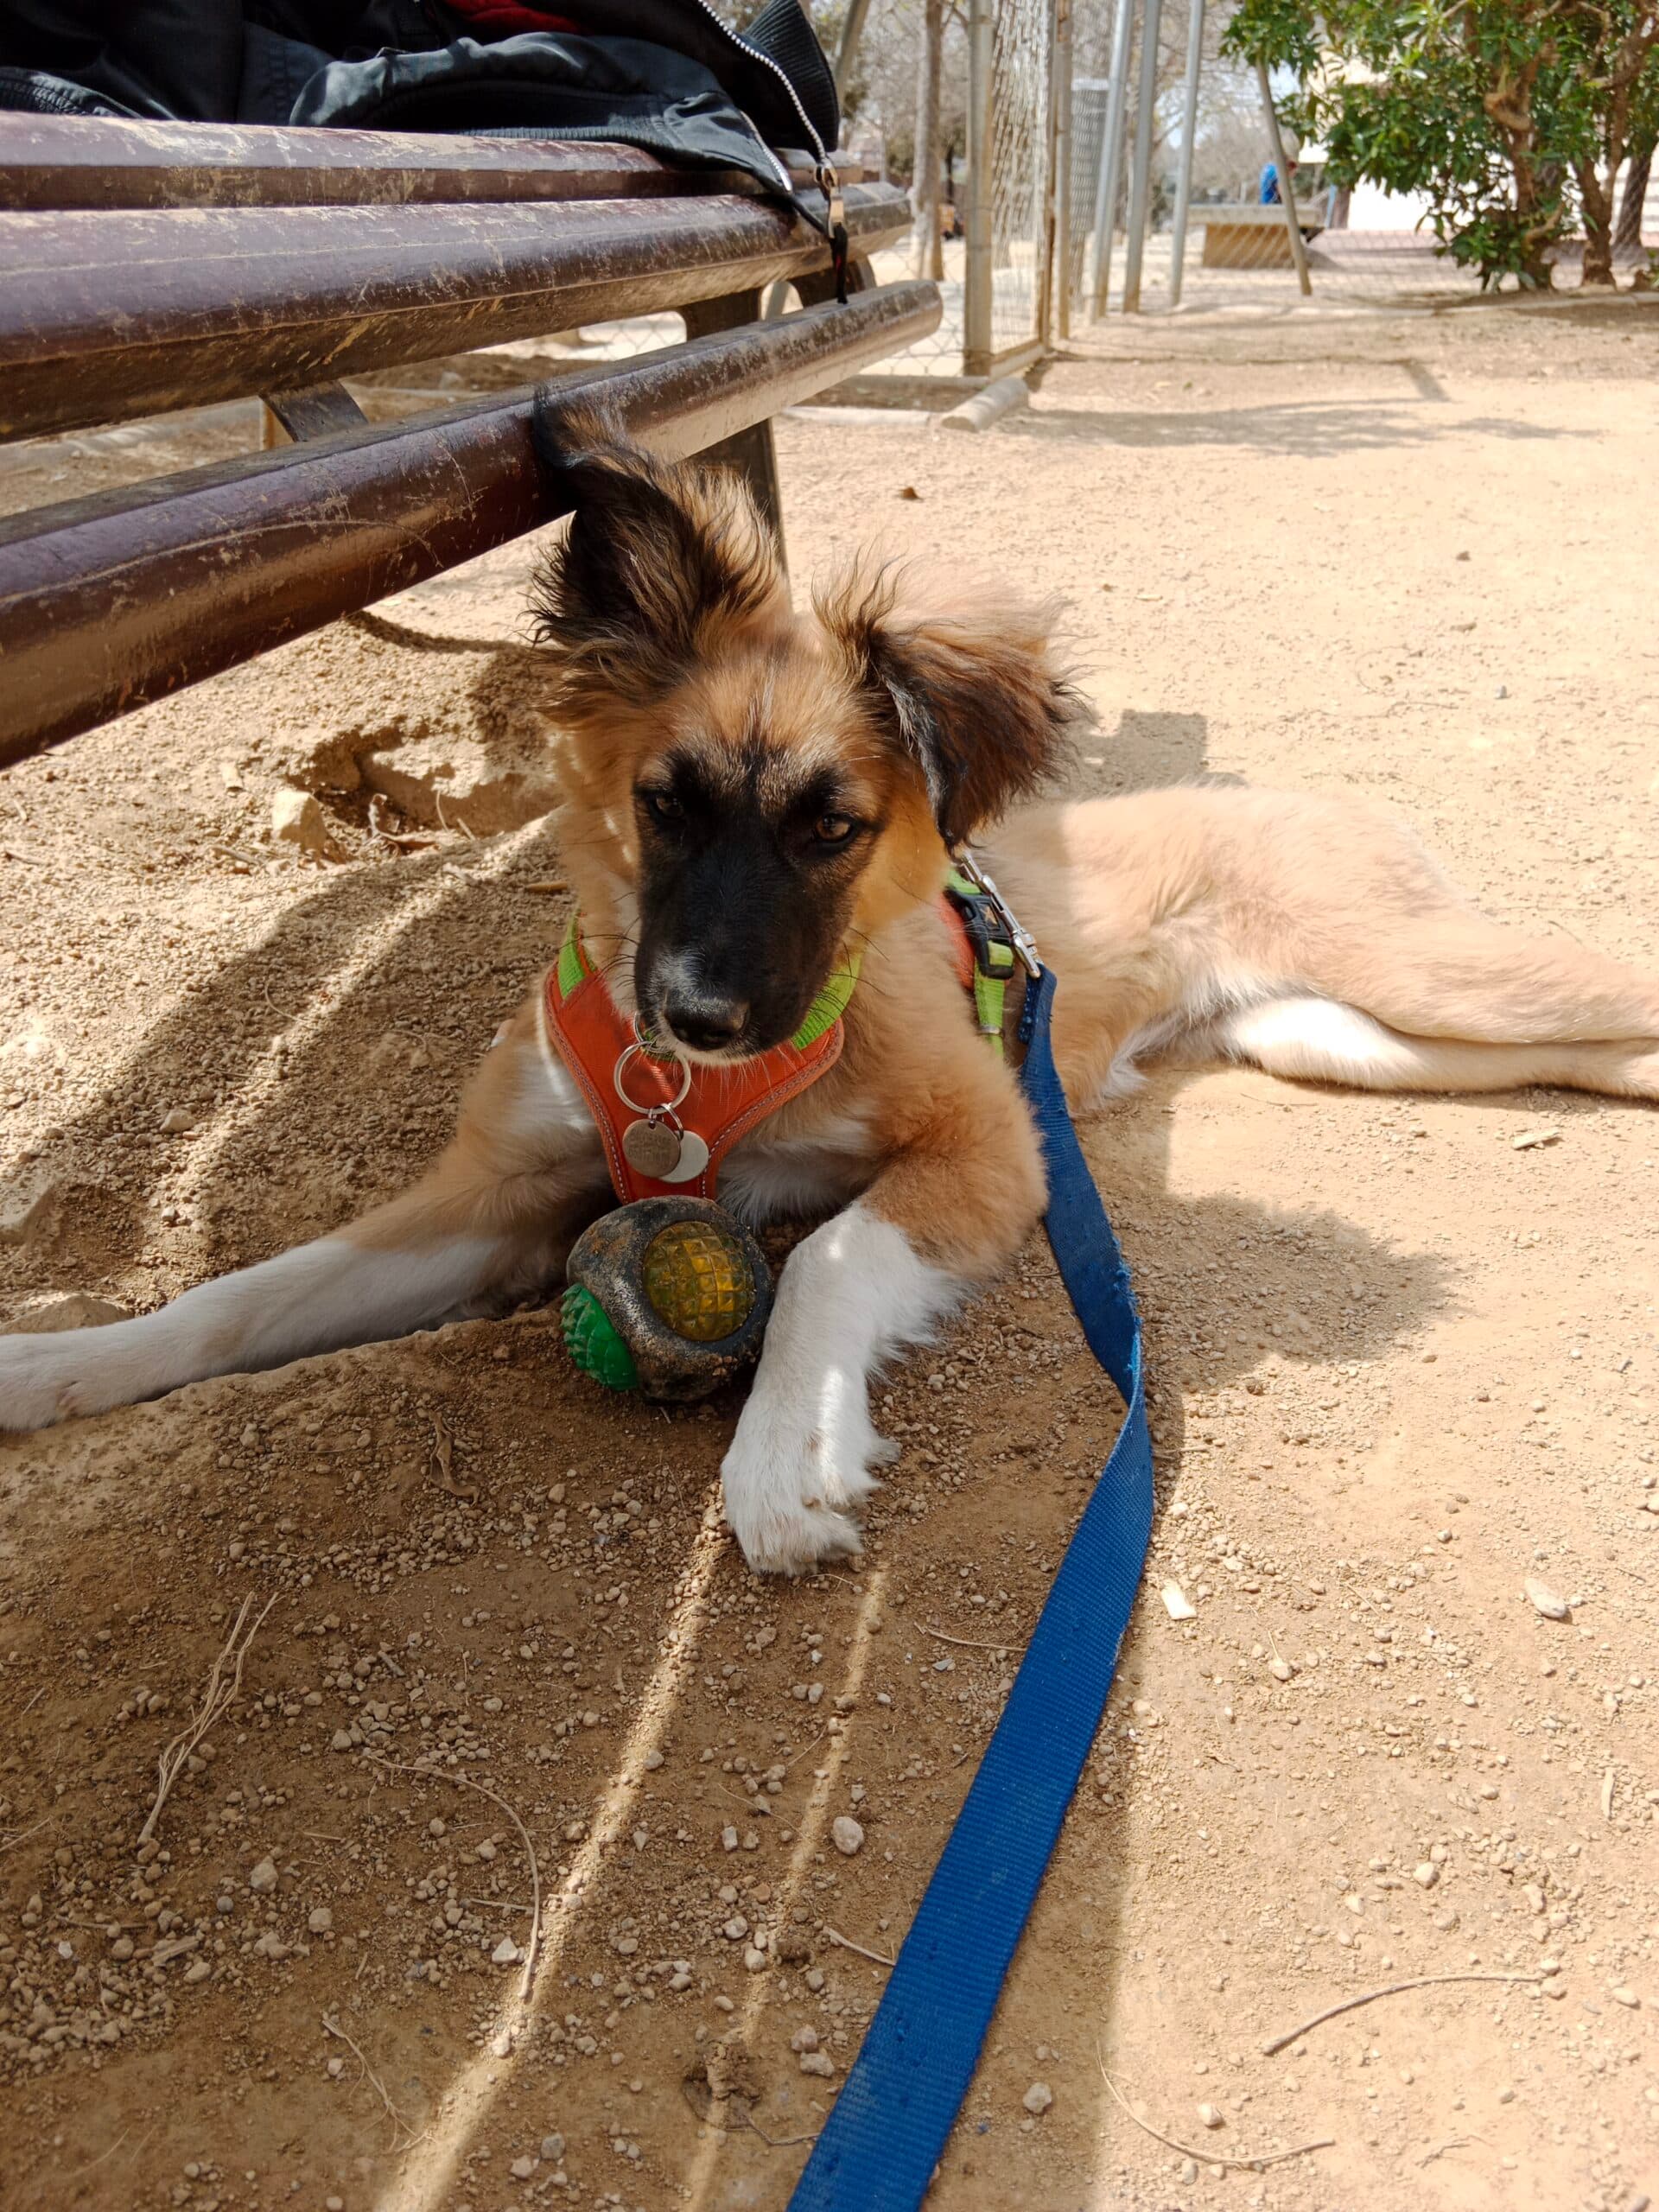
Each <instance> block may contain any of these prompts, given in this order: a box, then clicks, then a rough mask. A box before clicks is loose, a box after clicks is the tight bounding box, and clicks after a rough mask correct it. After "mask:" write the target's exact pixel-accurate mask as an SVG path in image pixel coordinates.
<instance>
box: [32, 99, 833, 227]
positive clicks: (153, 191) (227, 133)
mask: <svg viewBox="0 0 1659 2212" xmlns="http://www.w3.org/2000/svg"><path fill="white" fill-rule="evenodd" d="M786 158H787V157H786ZM799 160H800V162H801V163H802V165H801V166H798V167H796V168H794V170H793V174H794V175H795V176H796V178H797V181H798V182H800V183H803V184H804V183H807V182H809V181H810V177H811V169H810V166H807V165H804V156H801V157H799ZM843 181H845V179H844V178H843ZM759 191H760V186H759V185H758V184H757V183H755V182H754V181H753V180H752V179H750V178H747V177H741V176H734V175H732V174H730V173H729V172H727V171H724V170H715V169H690V168H671V167H670V166H669V165H668V164H667V163H666V162H660V161H658V159H657V157H656V156H655V155H654V154H647V153H645V152H643V151H641V150H640V149H639V148H638V147H634V146H619V145H611V144H601V143H597V142H595V143H592V144H588V143H577V142H575V141H571V140H564V141H560V140H556V139H546V140H542V139H522V138H512V139H504V138H469V137H451V136H449V135H448V133H439V132H436V131H412V130H399V131H391V130H289V129H286V128H278V127H276V126H273V125H268V124H229V123H148V122H125V121H121V120H118V119H116V118H108V119H105V118H100V117H92V116H61V115H0V209H3V208H12V209H23V208H29V209H35V210H41V209H48V208H70V207H77V208H94V207H96V208H118V207H400V206H407V205H410V204H416V203H421V202H455V201H468V200H472V201H478V200H482V201H499V200H681V199H690V198H697V197H701V196H703V195H706V194H709V193H715V192H725V193H738V194H758V193H759Z"/></svg>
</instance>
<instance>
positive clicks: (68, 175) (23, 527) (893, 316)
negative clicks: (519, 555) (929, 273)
mask: <svg viewBox="0 0 1659 2212" xmlns="http://www.w3.org/2000/svg"><path fill="white" fill-rule="evenodd" d="M798 174H799V175H800V176H801V177H802V178H803V179H804V178H805V176H806V175H808V174H810V173H809V172H808V171H806V170H805V169H804V168H802V169H801V170H800V171H799V172H798ZM846 202H847V225H848V232H849V241H850V245H851V250H852V253H853V255H854V257H855V259H854V263H853V267H852V270H851V271H850V272H849V274H850V277H851V280H852V282H851V287H850V290H849V300H848V302H847V303H846V304H845V305H844V306H838V305H836V302H835V301H834V297H833V283H832V279H831V277H830V272H829V249H828V246H827V245H826V244H825V241H824V239H823V237H822V236H821V235H820V234H819V233H817V232H816V231H814V230H813V229H812V228H811V227H810V226H808V225H807V224H805V223H804V222H802V221H801V220H799V219H798V218H797V217H795V216H794V215H793V214H791V213H790V212H789V211H788V210H787V209H785V208H782V207H779V205H778V204H777V203H776V202H774V201H771V200H767V199H766V198H765V197H764V196H763V195H762V194H760V190H759V188H758V187H756V186H755V185H754V183H753V181H752V180H750V179H748V178H747V177H742V176H738V175H719V174H715V173H712V172H695V171H687V170H683V169H670V168H665V167H664V165H662V164H661V163H659V162H657V161H656V160H655V159H654V158H652V156H649V155H646V154H643V153H640V152H638V151H635V150H634V149H631V148H628V147H626V146H612V145H588V144H585V143H583V144H576V143H554V142H539V141H537V142H529V141H507V140H495V139H468V138H459V137H415V136H406V135H404V134H392V133H387V132H378V131H374V132H367V131H346V130H277V129H268V128H257V129H256V128H242V127H238V126H228V125H227V126H218V125H199V124H148V123H124V122H105V121H93V120H89V119H80V118H73V119H72V118H55V117H54V118H42V117H33V116H30V117H24V116H0V443H3V442H7V441H15V440H19V439H25V438H32V437H39V436H42V435H53V434H60V433H63V432H66V431H71V430H75V429H86V428H89V427H91V426H93V425H99V424H105V423H123V422H130V421H132V420H133V419H135V418H137V417H139V416H149V415H156V414H162V413H165V412H167V411H168V410H176V409H181V408H185V407H194V406H198V405H201V404H207V403H211V402H214V401H219V400H226V399H234V398H245V397H251V396H253V397H259V398H262V399H264V401H265V403H266V404H267V405H268V406H269V408H270V410H271V411H272V413H273V414H274V415H275V416H277V419H278V420H280V421H281V423H283V425H284V427H285V429H286V430H287V431H288V433H289V435H291V436H292V437H293V439H294V440H295V442H294V443H293V444H292V445H288V446H284V447H282V448H278V449H277V450H275V451H270V452H266V453H261V454H251V455H249V456H247V457H246V458H244V459H239V460H237V461H230V462H224V463H221V464H219V465H218V466H215V467H203V468H195V469H190V470H186V471H182V472H181V473H179V474H175V475H171V476H167V477H163V478H161V479H159V480H152V481H150V482H148V483H144V484H140V485H138V486H135V487H134V488H132V489H131V490H129V491H124V492H118V493H107V494H99V495H96V496H93V497H90V498H83V499H69V500H66V501H63V502H61V503H59V504H55V505H50V506H47V507H42V508H36V509H35V510H33V511H31V512H27V513H24V514H22V515H18V516H16V517H13V518H9V519H3V520H0V765H3V764H4V763H6V762H8V761H10V760H18V759H22V758H23V757H24V756H25V755H27V754H29V753H34V752H38V751H40V750H41V749H42V748H43V747H46V746H48V745H52V744H55V743H58V742H60V741H62V740H64V739H66V738H68V737H72V736H73V735H75V734H77V733H78V732H79V731H81V730H85V729H88V728H92V727H93V726H94V725H96V724H97V723H99V722H102V721H108V720H110V719H111V717H112V716H114V715H120V714H124V713H126V712H127V711H129V710H130V709H132V708H135V707H137V706H141V705H143V704H144V703H146V702H148V701H149V700H152V699H156V698H159V697H162V696H164V695H165V694H166V693H168V692H170V691H173V690H178V689H180V688H181V687H182V686H183V685H185V684H188V683H195V682H198V681H199V680H200V678H202V677H206V676H210V675H213V674H214V673H215V672H217V671H219V670H220V669H224V668H227V667H230V666H232V664H235V663H237V662H238V661H242V660H245V659H248V658H251V657H252V656H253V655H254V654H256V653H259V652H265V651H267V650H268V649H269V648H270V647H271V646H273V645H279V644H282V643H284V642H285V641H286V640H288V639H291V638H296V637H299V636H301V635H302V634H303V633H304V632H307V631H309V630H313V629H316V628H318V627H320V626H321V625H322V624H323V623H325V622H328V621H331V620H334V619H335V618H336V617H337V616H339V615H340V614H343V613H350V612H352V611H353V610H355V609H357V608H359V607H365V606H368V605H370V604H371V603H372V602H373V601H375V600H378V599H381V598H384V597H385V596H386V594H389V593H391V592H395V591H400V590H403V589H404V588H406V587H407V586H408V585H410V584H412V583H416V582H420V581H421V580H422V579H423V578H424V577H427V576H430V575H435V574H437V573H438V572H439V571H441V570H442V569H448V568H452V567H454V565H456V563H460V562H462V561H467V560H470V559H471V558H473V556H474V555H476V554H480V553H482V552H485V551H487V550H489V549H490V548H491V547H492V546H495V545H499V544H501V543H504V542H505V540H507V539H509V538H512V537H518V536H519V535H521V534H522V533H523V532H524V531H531V530H534V529H536V528H537V527H539V526H540V525H541V524H543V523H546V522H549V521H551V520H553V519H554V518H556V515H557V514H558V513H559V512H562V511H563V510H562V509H561V507H560V506H559V505H557V503H556V501H555V500H554V499H553V498H552V497H551V495H550V490H549V487H548V486H547V484H546V483H545V481H544V480H543V476H542V473H541V471H540V470H539V469H538V467H537V464H536V461H535V459H534V455H533V453H532V451H531V442H530V411H531V400H532V397H533V387H531V386H524V387H523V388H520V389H515V390H511V391H503V392H499V393H496V394H493V395H492V396H490V397H484V398H474V399H473V400H471V401H468V402H467V403H465V404H460V405H456V406H453V407H448V408H444V409H442V410H433V411H431V412H429V413H428V412H423V413H420V414H417V415H416V416H411V417H410V418H409V419H407V420H404V421H400V422H397V423H381V424H379V425H376V426H371V425H370V424H369V423H368V422H367V420H366V418H365V416H364V414H363V412H362V410H361V409H360V407H359V405H358V404H357V402H356V401H355V400H354V399H353V397H352V396H351V395H350V394H349V393H348V392H347V391H346V388H345V386H344V385H343V384H342V383H341V382H340V379H341V378H343V377H346V376H349V375H353V374H362V373H364V372H369V371H372V370H384V369H388V368H395V367H401V366H405V365H409V364H410V363H414V362H419V361H429V360H433V359H440V358H442V357H443V356H446V355H450V354H454V353H463V352H467V351H469V350H473V349H476V348H478V347H480V346H493V345H497V344H500V343H502V342H504V341H505V340H512V339H528V338H538V337H545V336H547V335H549V334H552V333H555V332H558V331H563V330H568V329H569V328H571V327H573V326H575V325H578V324H582V323H585V322H596V321H607V322H608V321H618V320H621V319H623V318H626V317H630V316H636V315H651V314H657V313H660V312H662V311H664V310H665V309H674V310H677V312H679V313H680V314H681V315H683V318H684V321H685V324H686V327H687V331H688V334H689V335H688V339H687V341H686V342H685V343H684V344H683V345H677V346H666V347H663V348H660V349H658V351H656V352H654V353H645V354H641V355H639V356H637V357H636V358H634V359H631V360H626V361H622V362H607V363H605V364H603V365H594V366H592V367H587V368H575V369H573V370H572V371H571V372H569V375H568V376H567V377H565V378H563V379H562V380H561V387H560V388H561V389H562V390H569V391H571V392H572V393H573V394H574V393H575V392H577V391H581V392H582V394H583V395H584V396H586V397H589V398H593V397H602V398H603V399H604V400H605V401H606V402H607V404H609V405H610V406H611V407H612V408H613V410H615V412H616V413H617V414H618V416H620V419H621V420H622V421H623V423H625V424H626V427H627V428H628V429H629V430H630V431H631V432H632V435H634V436H636V437H638V438H639V439H640V440H641V441H642V442H645V444H647V445H649V446H651V447H652V448H655V449H656V450H658V451H659V452H661V453H663V454H667V455H672V456H678V455H683V454H690V453H712V454H715V456H717V457H720V458H723V459H726V460H728V461H731V462H733V463H734V465H736V466H738V467H741V468H743V469H744V470H745V472H746V473H747V475H748V477H749V480H750V481H751V484H752V486H753V488H754V490H755V492H756V494H757V497H758V498H759V499H760V501H761V504H762V505H763V506H764V507H765V508H766V510H767V512H769V513H770V515H771V516H772V519H773V521H774V524H775V523H776V522H777V520H778V503H777V480H776V469H775V461H774V459H773V455H772V439H771V429H770V420H769V418H770V417H771V416H772V415H774V414H775V413H776V412H777V411H778V410H779V409H780V408H783V407H786V406H789V405H791V404H794V403H796V402H798V401H799V400H802V399H804V398H807V397H810V395H811V394H812V393H813V392H815V391H821V390H823V387H824V386H826V385H830V384H833V383H835V382H836V381H837V380H839V379H840V378H843V377H845V376H846V375H848V374H849V373H851V372H854V371H856V370H857V369H859V368H861V367H862V366H865V365H868V364H869V363H870V362H872V361H874V360H876V359H880V357H881V356H882V355H883V354H885V353H891V352H893V351H894V350H896V349H897V348H899V347H900V346H906V345H908V344H910V343H912V341H913V340H915V339H917V338H919V337H922V336H925V334H927V333H928V332H929V331H931V330H932V329H934V328H935V327H937V326H938V320H939V302H938V293H937V291H936V290H935V289H934V287H933V286H931V285H930V284H920V283H901V284H892V285H887V286H885V287H878V286H876V285H874V283H873V281H872V279H871V277H870V272H869V267H868V257H869V255H870V254H871V253H873V252H874V251H876V250H877V249H878V248H879V247H880V246H883V245H889V244H891V243H892V242H893V241H894V240H895V239H896V238H898V237H899V235H900V234H901V233H902V232H903V231H904V230H905V228H906V226H907V224H908V222H909V219H910V216H909V209H908V207H907V205H906V200H905V196H904V194H903V193H902V192H901V191H899V189H898V188H895V187H892V186H882V185H875V186H866V185H857V184H854V185H851V186H849V188H847V192H846ZM779 280H788V281H789V282H791V283H793V284H794V286H795V288H796V290H797V292H798V296H800V298H801V299H802V300H803V302H805V304H804V306H803V307H802V308H801V309H800V310H799V311H798V312H797V313H794V314H791V315H783V316H779V317H778V318H777V319H775V320H771V321H762V320H760V306H761V300H762V297H763V296H764V293H765V291H766V288H767V287H769V286H771V285H772V284H774V283H778V282H779Z"/></svg>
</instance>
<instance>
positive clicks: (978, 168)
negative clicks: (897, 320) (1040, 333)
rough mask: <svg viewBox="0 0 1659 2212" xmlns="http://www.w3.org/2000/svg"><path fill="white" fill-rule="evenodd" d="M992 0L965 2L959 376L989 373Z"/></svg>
mask: <svg viewBox="0 0 1659 2212" xmlns="http://www.w3.org/2000/svg"><path fill="white" fill-rule="evenodd" d="M994 7H995V0H968V207H967V217H968V222H967V229H968V241H967V252H966V259H965V268H964V271H963V279H964V281H963V302H962V326H963V327H962V371H963V375H964V376H969V377H988V376H989V374H990V373H991V353H992V350H993V324H992V320H991V288H992V284H993V283H994V281H995V278H994V275H993V271H992V267H991V245H992V240H991V220H992V218H991V75H992V67H993V60H994V32H995V22H994V18H993V15H992V10H993V8H994Z"/></svg>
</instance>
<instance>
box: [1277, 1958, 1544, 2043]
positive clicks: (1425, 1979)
mask: <svg viewBox="0 0 1659 2212" xmlns="http://www.w3.org/2000/svg"><path fill="white" fill-rule="evenodd" d="M1545 1979H1546V1977H1545V1976H1544V1975H1543V1974H1417V1975H1414V1977H1413V1979H1412V1980H1410V1981H1389V1982H1384V1984H1383V1986H1382V1988H1381V1989H1368V1990H1367V1991H1366V1992H1365V1993H1364V1994H1363V1996H1362V1997H1344V1999H1343V2000H1342V2002H1341V2004H1340V2005H1327V2006H1326V2007H1325V2011H1324V2012H1316V2013H1315V2014H1314V2015H1313V2018H1312V2019H1311V2020H1304V2021H1303V2022H1302V2024H1301V2026H1300V2028H1292V2029H1291V2030H1290V2031H1289V2033H1288V2034H1287V2035H1282V2036H1274V2038H1273V2040H1272V2042H1271V2043H1264V2044H1262V2056H1263V2057H1264V2058H1271V2057H1272V2056H1273V2055H1274V2052H1275V2051H1278V2050H1283V2049H1284V2047H1285V2045H1286V2044H1290V2043H1294V2042H1295V2041H1296V2040H1297V2038H1298V2037H1300V2036H1305V2035H1306V2033H1307V2032H1308V2031H1309V2029H1310V2028H1317V2027H1320V2026H1322V2025H1323V2024H1324V2023H1325V2021H1326V2020H1334V2019H1335V2018H1336V2017H1337V2015H1338V2013H1339V2012H1357V2011H1358V2009H1359V2007H1360V2006H1361V2005H1375V2004H1376V2000H1377V1999H1378V1998H1379V1997H1397V1996H1399V1994H1400V1993H1401V1991H1402V1989H1427V1988H1428V1987H1429V1986H1431V1985H1432V1984H1433V1983H1435V1982H1442V1981H1542V1980H1545Z"/></svg>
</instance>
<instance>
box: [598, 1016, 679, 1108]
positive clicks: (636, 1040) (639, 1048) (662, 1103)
mask: <svg viewBox="0 0 1659 2212" xmlns="http://www.w3.org/2000/svg"><path fill="white" fill-rule="evenodd" d="M636 1057H639V1058H644V1059H648V1060H657V1061H658V1065H661V1061H660V1058H659V1057H658V1054H657V1053H655V1052H652V1049H651V1047H650V1046H649V1045H647V1044H646V1042H645V1039H644V1038H643V1037H642V1036H641V1035H640V1034H639V1015H638V1014H635V1015H634V1017H633V1042H632V1045H628V1046H625V1047H624V1049H623V1051H622V1053H621V1056H620V1058H619V1059H618V1061H617V1063H616V1065H615V1067H614V1068H613V1070H612V1071H611V1081H612V1082H613V1084H615V1086H616V1095H617V1096H618V1097H619V1098H620V1100H621V1101H622V1103H623V1104H624V1105H625V1106H626V1107H629V1108H631V1109H632V1111H633V1112H634V1113H636V1114H651V1115H656V1114H671V1113H672V1112H673V1111H674V1109H675V1108H676V1107H677V1106H683V1104H684V1103H685V1100H686V1097H687V1095H688V1094H689V1093H690V1089H691V1064H690V1061H689V1060H683V1059H682V1058H680V1056H679V1054H678V1053H677V1052H676V1053H675V1054H674V1055H673V1061H674V1065H676V1066H677V1068H678V1069H679V1071H680V1087H679V1089H678V1090H677V1091H676V1092H675V1094H674V1096H672V1097H671V1098H662V1099H658V1100H657V1101H656V1102H655V1103H652V1101H651V1100H649V1099H642V1098H631V1097H630V1096H628V1093H627V1092H626V1090H624V1089H623V1087H622V1071H623V1069H624V1068H625V1067H626V1065H628V1062H629V1061H630V1060H632V1059H633V1058H636Z"/></svg>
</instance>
